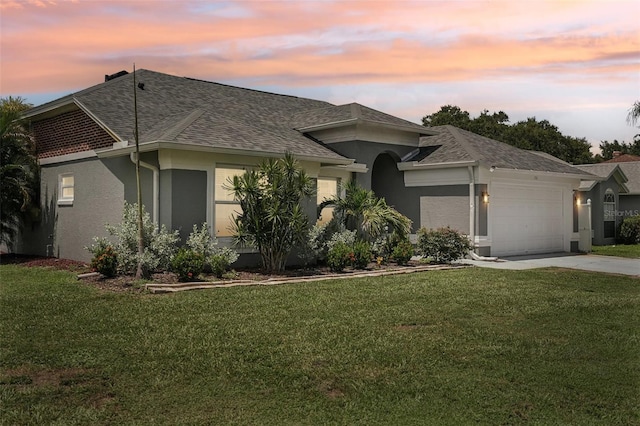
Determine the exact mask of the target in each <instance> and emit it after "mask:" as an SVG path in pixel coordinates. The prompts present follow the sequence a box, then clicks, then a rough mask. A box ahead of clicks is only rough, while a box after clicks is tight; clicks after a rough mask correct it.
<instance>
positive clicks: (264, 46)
mask: <svg viewBox="0 0 640 426" xmlns="http://www.w3.org/2000/svg"><path fill="white" fill-rule="evenodd" d="M207 5H208V3H202V2H180V3H177V2H164V1H160V2H136V1H131V2H125V1H119V2H70V1H58V2H54V1H44V0H41V1H28V2H16V1H3V3H2V13H3V24H4V23H9V24H7V25H3V29H2V77H1V90H2V93H3V94H4V93H7V94H9V93H21V92H27V91H29V92H36V91H60V90H72V89H76V88H81V87H85V86H87V85H90V84H95V83H98V82H100V80H99V79H100V77H101V76H102V75H104V74H106V73H110V72H115V71H117V70H119V69H122V68H125V69H130V68H131V64H132V63H133V62H134V61H135V62H136V63H137V66H138V67H139V68H140V67H144V68H149V69H154V70H158V71H164V72H169V73H175V74H178V75H188V76H194V77H201V78H208V79H216V78H217V79H223V78H236V79H237V78H257V79H261V80H263V81H267V82H278V83H280V84H283V83H286V84H289V85H295V84H303V85H318V84H326V83H332V84H336V83H338V84H348V83H358V82H427V81H431V82H432V81H460V80H469V79H474V78H478V77H486V76H493V77H497V76H510V75H526V74H530V75H532V76H537V75H539V74H540V73H545V72H546V73H553V74H554V75H553V77H552V78H562V76H563V75H567V76H571V75H574V74H575V73H578V74H579V76H580V77H581V78H584V77H588V78H592V79H594V80H599V79H605V78H610V77H611V76H612V75H615V76H617V77H618V78H632V77H629V75H633V72H634V68H635V71H636V72H637V60H636V61H635V65H634V61H633V58H634V56H635V58H636V59H637V58H638V56H639V52H640V42H639V39H640V31H639V29H638V27H637V25H635V24H630V22H632V21H631V19H633V18H630V17H629V16H630V15H633V14H632V13H626V12H618V15H619V16H618V17H619V19H617V20H616V22H608V18H607V19H604V20H598V17H599V16H603V17H605V18H606V17H608V16H610V15H611V13H612V12H611V9H613V7H611V6H610V5H609V4H608V3H606V4H605V3H604V2H589V1H582V2H578V1H564V2H542V1H541V2H535V3H531V2H514V1H507V2H502V1H496V2H424V1H418V2H402V3H401V5H399V4H398V2H394V1H376V2H355V1H350V2H305V1H301V2H275V1H268V2H240V3H231V4H229V5H227V6H225V5H224V4H221V3H215V4H213V5H214V6H215V7H216V9H211V10H209V9H207V7H206V6H207ZM622 6H629V7H630V9H631V11H633V10H634V9H633V7H634V6H633V4H632V3H626V2H623V4H622ZM194 8H195V11H194ZM636 8H637V7H636ZM573 27H575V29H572V28H573ZM585 28H587V29H585ZM588 28H597V32H596V33H592V32H589V31H588Z"/></svg>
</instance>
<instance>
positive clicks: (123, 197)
mask: <svg viewBox="0 0 640 426" xmlns="http://www.w3.org/2000/svg"><path fill="white" fill-rule="evenodd" d="M136 79H137V82H138V85H137V87H136V88H135V90H136V93H137V98H138V111H139V129H140V150H141V161H142V163H141V165H142V188H143V195H144V197H143V203H144V205H145V207H146V209H147V211H149V212H150V215H151V217H152V218H153V220H154V221H156V222H157V223H160V224H165V225H166V226H167V227H169V228H172V229H179V230H180V231H181V235H182V237H185V236H186V234H188V232H189V231H190V230H191V229H192V227H193V225H194V224H201V223H203V222H207V223H209V224H211V225H212V228H213V230H214V231H213V232H215V235H216V236H217V237H218V239H219V241H220V243H221V244H227V243H230V231H229V225H230V222H231V216H232V215H233V213H234V211H237V209H238V208H239V206H238V203H236V202H235V201H234V200H233V197H231V196H230V194H229V193H228V192H227V191H225V189H224V187H223V185H224V183H225V181H226V179H227V178H228V177H230V176H233V175H235V174H239V173H243V171H244V170H246V169H247V168H250V167H254V166H255V165H256V164H258V163H259V162H260V161H261V160H262V159H263V158H265V157H280V156H282V155H283V154H284V153H285V152H287V151H290V152H292V153H293V154H294V155H295V156H296V157H297V159H298V160H300V162H301V163H302V165H303V167H304V168H305V169H306V170H307V172H308V173H309V174H310V176H312V177H313V178H315V179H316V180H317V183H318V196H317V200H310V203H309V204H310V206H308V207H309V211H310V212H311V211H314V208H313V207H314V205H315V204H316V203H318V202H320V201H321V200H322V199H323V198H324V197H326V196H331V195H335V194H336V193H337V191H338V188H339V187H340V186H339V184H340V183H341V182H345V181H347V180H350V179H355V180H356V181H358V182H359V183H360V184H361V185H362V186H363V187H365V188H370V189H373V190H374V191H375V192H376V193H377V194H378V195H379V196H382V197H385V198H386V199H387V202H388V203H389V204H391V205H394V206H395V207H396V208H397V209H398V210H399V211H400V212H401V213H403V214H405V215H407V216H408V217H409V218H410V219H411V220H412V221H413V224H414V231H415V230H417V229H418V228H419V227H420V226H425V227H431V228H433V227H439V226H446V225H449V226H451V227H453V228H457V229H459V230H460V231H462V232H464V233H466V234H468V235H469V236H470V238H471V239H472V241H474V243H475V246H476V252H477V253H479V254H482V255H498V256H505V255H516V254H527V253H544V252H554V251H570V250H572V249H573V250H575V249H576V248H577V241H578V234H577V219H576V217H577V213H576V203H575V194H574V193H575V191H577V190H578V189H579V187H580V181H581V180H582V179H593V176H592V175H590V174H589V173H588V172H585V171H583V170H580V169H577V168H575V167H572V166H570V165H568V164H566V163H563V162H561V161H559V160H558V159H556V158H553V157H550V156H547V155H541V154H540V153H534V152H529V151H524V150H521V149H518V148H514V147H511V146H509V145H506V144H503V143H501V142H498V141H494V140H491V139H488V138H484V137H481V136H478V135H476V134H473V133H470V132H467V131H464V130H461V129H457V128H455V127H452V126H442V127H435V128H427V127H423V126H420V125H417V124H415V123H411V122H409V121H406V120H403V119H400V118H398V117H394V116H392V115H389V114H385V113H383V112H380V111H376V110H374V109H371V108H368V107H366V106H364V105H359V104H355V103H353V104H347V105H333V104H330V103H328V102H323V101H317V100H313V99H305V98H299V97H294V96H286V95H279V94H274V93H267V92H262V91H257V90H250V89H244V88H240V87H233V86H228V85H223V84H217V83H211V82H207V81H202V80H195V79H191V78H183V77H176V76H172V75H167V74H162V73H157V72H153V71H148V70H138V71H137V72H136ZM105 80H107V81H105V82H104V83H101V84H98V85H96V86H93V87H90V88H88V89H85V90H82V91H79V92H77V93H73V94H71V95H68V96H65V97H63V98H60V99H57V100H55V101H52V102H49V103H47V104H44V105H41V106H38V107H35V108H33V109H31V110H29V111H27V112H26V114H25V117H26V118H27V119H28V120H29V121H30V125H31V128H32V130H33V132H34V134H35V138H36V144H37V151H38V158H39V162H40V164H41V166H42V177H41V178H42V181H41V192H42V197H41V198H42V210H43V215H42V220H41V222H39V223H33V224H30V225H29V226H27V227H26V229H25V232H24V233H23V235H22V236H21V238H20V241H19V244H18V246H17V247H16V251H18V252H23V253H32V254H47V255H54V256H58V257H63V258H70V259H79V260H87V259H88V257H89V254H88V253H87V252H86V251H85V250H84V249H83V247H84V246H86V245H89V244H90V243H91V240H92V238H93V237H94V236H96V235H104V224H105V223H117V222H119V220H120V217H121V212H122V208H123V204H124V202H125V201H127V202H134V201H135V199H136V189H135V188H136V185H135V166H134V160H135V158H134V155H135V154H134V136H133V129H134V120H133V91H134V84H133V75H132V74H126V73H118V75H114V76H107V78H105Z"/></svg>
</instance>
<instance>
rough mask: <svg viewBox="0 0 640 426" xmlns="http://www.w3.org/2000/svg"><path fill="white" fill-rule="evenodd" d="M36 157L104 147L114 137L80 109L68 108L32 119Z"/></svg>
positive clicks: (112, 141) (111, 142)
mask: <svg viewBox="0 0 640 426" xmlns="http://www.w3.org/2000/svg"><path fill="white" fill-rule="evenodd" d="M33 133H34V135H35V138H36V149H37V152H38V158H47V157H55V156H58V155H65V154H73V153H76V152H82V151H90V150H94V149H98V148H107V147H110V146H112V145H113V143H114V142H115V140H114V139H113V138H112V137H111V136H109V134H108V133H107V132H105V131H104V130H103V129H102V128H101V127H100V126H98V125H97V124H96V122H95V121H93V120H92V119H91V118H89V116H88V115H87V114H85V113H84V112H83V111H80V110H77V111H70V112H65V113H63V114H60V115H58V116H56V117H52V118H47V119H44V120H40V121H36V122H34V123H33Z"/></svg>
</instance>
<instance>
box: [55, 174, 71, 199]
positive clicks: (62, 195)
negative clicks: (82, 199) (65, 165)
mask: <svg viewBox="0 0 640 426" xmlns="http://www.w3.org/2000/svg"><path fill="white" fill-rule="evenodd" d="M74 194H75V180H74V177H73V173H63V174H61V175H58V205H62V206H70V205H72V204H73V199H74Z"/></svg>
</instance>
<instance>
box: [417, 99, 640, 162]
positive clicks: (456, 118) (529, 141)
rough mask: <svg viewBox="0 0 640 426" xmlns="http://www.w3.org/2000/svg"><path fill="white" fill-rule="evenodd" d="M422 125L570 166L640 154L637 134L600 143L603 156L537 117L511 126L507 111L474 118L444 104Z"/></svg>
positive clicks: (635, 114)
mask: <svg viewBox="0 0 640 426" xmlns="http://www.w3.org/2000/svg"><path fill="white" fill-rule="evenodd" d="M637 105H638V102H636V104H634V107H632V108H631V110H630V111H629V115H628V117H627V121H628V122H629V124H630V125H634V124H635V123H636V122H637V117H638V115H639V114H640V112H639V111H640V109H639V108H638V107H637ZM634 108H635V109H634ZM633 117H636V118H633ZM422 124H423V125H425V126H442V125H446V124H449V125H452V126H456V127H459V128H461V129H464V130H468V131H470V132H473V133H477V134H479V135H482V136H485V137H488V138H491V139H495V140H497V141H501V142H505V143H508V144H509V145H512V146H515V147H518V148H522V149H528V150H534V151H542V152H546V153H548V154H551V155H553V156H555V157H557V158H559V159H561V160H564V161H566V162H568V163H571V164H588V163H598V162H601V161H605V160H609V159H611V158H612V157H613V152H614V151H620V152H622V153H625V154H634V155H640V134H638V135H636V137H635V138H634V141H633V142H630V143H625V142H618V141H617V140H614V141H613V142H609V141H602V142H601V143H600V149H601V151H602V154H596V155H593V154H592V153H591V151H590V150H589V148H590V147H591V144H589V142H587V140H586V139H585V138H577V137H574V136H567V135H563V134H562V132H560V130H559V129H558V127H556V126H554V125H553V124H551V123H550V122H549V121H548V120H538V119H536V118H535V117H530V118H527V119H526V120H522V121H518V122H517V123H513V124H511V123H509V116H508V115H507V114H506V113H505V112H504V111H499V112H489V111H488V110H486V109H485V110H483V111H482V112H481V113H480V115H478V116H477V117H473V118H472V117H471V115H470V114H469V112H468V111H463V110H462V109H461V108H460V107H458V106H455V105H444V106H442V107H440V110H439V111H437V112H435V113H433V114H429V115H425V116H424V117H423V118H422Z"/></svg>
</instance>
